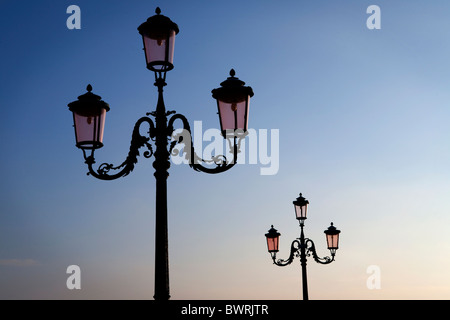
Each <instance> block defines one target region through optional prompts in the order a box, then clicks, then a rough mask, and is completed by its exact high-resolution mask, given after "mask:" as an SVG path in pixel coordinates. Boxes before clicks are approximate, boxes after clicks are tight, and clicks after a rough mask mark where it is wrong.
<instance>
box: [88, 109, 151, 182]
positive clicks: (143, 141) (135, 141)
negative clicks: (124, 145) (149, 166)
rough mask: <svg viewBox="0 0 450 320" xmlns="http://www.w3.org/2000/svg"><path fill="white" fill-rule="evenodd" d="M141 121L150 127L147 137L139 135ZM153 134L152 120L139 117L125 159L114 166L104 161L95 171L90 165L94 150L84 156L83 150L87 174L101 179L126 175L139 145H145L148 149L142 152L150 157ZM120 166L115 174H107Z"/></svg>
mask: <svg viewBox="0 0 450 320" xmlns="http://www.w3.org/2000/svg"><path fill="white" fill-rule="evenodd" d="M143 122H147V123H148V124H149V126H150V129H149V131H148V133H149V137H144V136H141V134H140V133H139V128H140V126H141V124H142V123H143ZM155 134H156V132H155V125H154V123H153V121H152V120H151V119H150V118H148V117H142V118H140V119H139V120H138V121H137V122H136V124H135V125H134V129H133V134H132V138H131V145H130V151H129V152H128V156H127V158H126V159H125V161H124V162H123V163H122V164H121V165H119V166H117V167H114V165H113V164H111V163H106V162H105V163H102V164H101V165H100V166H99V167H98V169H97V171H95V170H94V169H93V167H92V165H93V164H94V163H95V158H94V152H92V154H91V155H90V156H88V157H86V154H85V151H84V150H83V155H84V158H85V160H86V161H85V162H86V164H87V165H88V168H89V172H88V175H89V174H91V175H92V176H94V177H95V178H97V179H101V180H114V179H117V178H120V177H124V176H126V175H128V174H129V173H130V172H131V171H133V169H134V165H135V164H136V163H137V157H138V156H139V149H140V148H141V147H143V146H146V147H147V149H148V150H147V151H145V152H144V154H143V155H144V157H145V158H150V157H151V156H152V155H153V149H152V145H151V144H150V143H149V140H150V139H153V138H154V137H155ZM121 168H123V169H122V170H120V171H119V172H118V173H116V174H113V175H109V174H108V173H109V171H110V170H119V169H121Z"/></svg>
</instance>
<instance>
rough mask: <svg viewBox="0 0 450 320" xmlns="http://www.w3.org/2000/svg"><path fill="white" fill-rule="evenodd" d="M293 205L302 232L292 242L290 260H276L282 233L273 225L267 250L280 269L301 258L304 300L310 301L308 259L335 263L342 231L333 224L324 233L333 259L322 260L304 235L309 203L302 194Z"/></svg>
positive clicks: (268, 234)
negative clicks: (295, 258) (296, 258)
mask: <svg viewBox="0 0 450 320" xmlns="http://www.w3.org/2000/svg"><path fill="white" fill-rule="evenodd" d="M293 203H294V207H295V215H296V218H297V219H298V220H299V222H300V228H301V232H300V238H297V239H295V240H294V241H292V244H291V253H290V255H289V258H287V259H286V260H283V259H278V260H277V259H276V256H277V252H278V247H279V243H280V233H279V232H278V231H277V230H276V229H274V227H273V225H272V227H271V228H270V230H269V231H268V233H266V240H267V250H268V251H269V253H270V255H271V257H272V260H273V263H274V264H276V265H277V266H280V267H284V266H287V265H289V264H291V263H292V261H294V257H300V263H301V266H302V284H303V300H308V283H307V276H306V261H307V259H306V257H310V256H311V255H312V256H313V258H314V260H315V261H316V262H317V263H320V264H328V263H331V262H333V261H334V256H335V255H336V250H337V249H338V247H339V233H340V232H341V231H340V230H337V229H336V227H335V226H333V222H332V223H331V226H330V227H328V229H327V230H325V231H324V233H325V235H326V239H327V245H328V249H329V250H330V253H331V258H330V257H324V258H320V257H319V256H318V255H317V252H316V247H315V245H314V242H313V241H312V240H311V239H309V238H305V235H304V233H303V227H304V225H305V219H306V209H307V207H308V204H309V201H308V200H306V199H305V198H304V197H303V196H302V194H301V193H300V196H299V197H298V198H297V199H296V200H295V201H294V202H293Z"/></svg>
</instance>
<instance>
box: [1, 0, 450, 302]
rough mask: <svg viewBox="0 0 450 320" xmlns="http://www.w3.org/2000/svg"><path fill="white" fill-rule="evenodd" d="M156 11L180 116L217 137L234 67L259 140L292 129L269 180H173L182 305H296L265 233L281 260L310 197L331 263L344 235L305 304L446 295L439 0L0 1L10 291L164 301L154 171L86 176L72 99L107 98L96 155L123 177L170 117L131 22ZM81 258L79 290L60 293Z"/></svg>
mask: <svg viewBox="0 0 450 320" xmlns="http://www.w3.org/2000/svg"><path fill="white" fill-rule="evenodd" d="M71 4H76V5H78V6H79V7H80V9H81V29H80V30H69V29H68V28H67V27H66V20H67V18H68V17H69V15H68V14H67V13H66V9H67V7H68V6H69V5H71ZM372 4H376V5H378V6H379V7H380V8H381V29H380V30H369V29H368V28H367V27H366V20H367V18H368V17H369V14H367V13H366V9H367V7H368V6H369V5H372ZM157 6H159V7H161V10H162V14H164V15H167V16H169V17H170V18H171V19H172V20H173V21H174V22H176V23H177V24H178V26H179V28H180V33H179V34H178V35H177V37H176V41H175V57H174V65H175V68H174V69H173V70H172V71H170V72H169V73H168V75H167V83H168V85H167V86H166V87H165V96H164V98H165V103H166V106H167V108H168V109H170V110H176V111H177V112H179V113H182V114H184V115H186V117H187V118H188V119H189V121H190V124H191V127H193V124H194V121H202V126H203V129H204V130H206V129H210V128H219V120H218V118H217V114H216V105H215V101H214V100H213V99H212V97H211V89H213V88H216V87H218V86H219V83H220V82H222V81H223V80H225V78H226V77H227V76H228V72H229V70H230V69H231V68H234V69H235V70H236V76H238V77H239V78H240V79H242V80H244V81H245V82H246V84H247V85H249V86H251V87H252V88H253V91H254V92H255V95H254V97H253V98H252V100H251V107H250V108H251V111H250V118H249V127H250V128H252V129H255V130H257V131H258V130H268V132H270V130H279V143H277V144H275V145H273V146H270V147H271V148H274V149H273V150H278V151H279V170H278V171H277V173H276V174H274V175H261V174H260V169H261V167H263V166H264V165H263V164H261V163H260V162H258V163H257V164H249V163H245V164H240V165H237V166H235V167H234V168H233V169H232V170H230V171H228V172H226V173H222V174H220V175H207V174H204V173H198V172H194V171H193V170H191V169H190V168H189V167H188V166H185V165H172V167H171V168H170V177H169V180H168V198H169V254H170V257H169V262H170V281H171V296H172V298H173V299H298V298H300V292H301V291H300V290H301V282H300V279H301V274H300V265H299V261H295V263H293V264H292V265H290V266H288V267H285V268H279V267H276V266H274V265H273V264H272V261H271V259H270V256H269V254H268V253H267V250H266V243H265V238H264V233H266V232H267V230H268V229H269V228H270V225H271V224H273V225H274V226H275V227H276V228H277V229H278V231H280V232H281V234H282V235H281V240H280V241H281V247H280V253H279V256H280V258H286V257H287V256H288V254H289V247H290V242H291V241H292V240H294V239H295V238H296V237H298V235H299V228H298V224H297V221H296V220H295V218H294V210H293V206H292V201H293V200H295V198H296V197H297V196H298V193H300V192H302V193H303V195H304V196H305V197H306V198H307V199H308V200H309V201H310V209H309V213H308V215H309V217H308V219H307V220H306V229H305V231H306V236H307V237H310V238H312V239H313V240H314V241H315V244H316V248H317V250H318V251H319V255H322V256H324V255H326V254H328V252H327V249H326V243H325V236H324V234H323V230H325V229H326V228H327V227H328V226H329V223H330V222H331V221H333V222H334V224H335V226H336V227H337V228H338V229H340V230H341V231H342V233H341V240H340V248H339V250H338V252H337V256H336V261H335V262H333V263H332V264H330V265H327V266H322V265H318V264H316V263H315V262H314V261H313V260H310V261H309V263H308V278H309V292H310V294H309V295H310V298H311V299H449V298H450V278H449V276H448V272H447V270H448V266H449V265H450V258H449V256H448V254H447V253H448V252H449V250H450V236H449V235H448V233H447V226H448V225H449V222H450V218H449V215H448V212H449V211H450V199H449V197H448V195H449V192H450V170H449V164H450V147H449V141H450V129H449V126H448V123H449V121H448V119H449V118H450V108H449V101H450V93H449V92H450V91H449V90H448V88H449V82H450V80H449V79H450V77H449V75H450V64H449V63H448V57H449V56H450V40H449V39H450V21H449V19H448V16H449V15H450V4H448V3H447V2H446V1H436V0H434V1H428V2H424V1H408V2H405V1H399V0H396V1H325V0H323V1H283V2H273V1H253V0H249V1H234V0H231V1H225V2H217V1H189V2H188V1H181V0H180V1H164V2H163V1H133V3H132V4H130V3H125V2H123V1H100V0H98V1H97V0H96V1H81V0H80V1H75V2H72V1H70V2H69V1H58V3H57V4H55V2H51V1H35V2H33V3H29V2H23V1H0V14H1V19H0V28H1V30H2V37H1V38H0V45H1V48H2V49H1V50H0V56H1V59H0V68H1V70H2V72H1V76H0V117H1V121H2V125H1V126H0V134H1V136H2V139H1V140H0V147H1V150H2V152H3V155H2V157H1V158H0V159H1V160H0V161H1V168H2V182H1V183H0V188H1V192H0V298H1V299H60V298H62V299H152V297H153V276H154V275H153V272H154V269H153V267H154V205H155V182H154V177H153V167H152V160H151V159H150V160H149V159H144V158H142V157H141V158H139V162H138V164H137V166H136V168H135V170H134V171H133V173H132V174H130V175H129V176H127V177H125V178H122V179H119V180H116V181H111V182H106V181H98V180H96V179H95V178H93V177H90V176H87V175H86V172H87V168H86V166H85V164H84V160H83V157H82V153H81V151H80V150H78V149H77V148H76V147H75V140H74V133H73V128H72V116H71V114H70V112H69V111H68V108H67V104H68V103H69V102H71V101H73V100H75V99H76V98H77V96H78V95H80V94H82V93H84V92H85V88H86V85H87V84H89V83H90V84H92V86H93V92H94V93H96V94H98V95H100V96H102V98H103V100H105V101H106V102H108V103H109V104H110V107H111V111H110V112H108V114H107V118H106V128H105V136H104V144H105V146H104V148H103V149H101V150H99V151H98V152H96V158H97V160H98V163H101V162H112V163H115V164H120V163H121V162H122V161H123V160H124V158H125V157H126V154H127V152H128V148H129V142H130V139H131V131H132V129H133V126H134V123H135V121H136V120H137V119H138V118H139V117H141V116H143V115H145V113H146V112H149V111H152V110H154V108H155V105H156V99H157V91H156V88H155V87H154V86H153V82H154V76H153V74H151V72H150V71H148V70H147V69H146V68H145V59H144V54H143V51H142V40H141V38H140V35H139V34H138V32H137V27H138V26H139V24H140V23H142V22H143V21H145V20H146V19H147V18H148V17H149V16H151V15H153V14H154V10H155V8H156V7H157ZM205 145H207V142H205ZM73 264H76V265H78V266H80V269H81V290H68V289H67V287H66V280H67V278H68V274H66V268H67V267H68V266H69V265H73ZM370 266H378V267H379V270H380V274H381V278H380V280H381V288H380V289H372V290H371V289H369V288H368V287H367V285H366V282H367V279H368V278H369V276H370V274H368V273H367V268H368V267H370ZM324 288H326V290H325V289H324Z"/></svg>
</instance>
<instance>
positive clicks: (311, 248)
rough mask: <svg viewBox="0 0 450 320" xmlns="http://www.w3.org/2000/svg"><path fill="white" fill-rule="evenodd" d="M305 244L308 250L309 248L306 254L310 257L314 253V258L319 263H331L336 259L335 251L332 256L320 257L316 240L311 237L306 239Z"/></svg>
mask: <svg viewBox="0 0 450 320" xmlns="http://www.w3.org/2000/svg"><path fill="white" fill-rule="evenodd" d="M305 245H306V250H307V252H306V255H307V256H308V257H309V256H310V255H311V254H312V256H313V258H314V260H315V261H316V262H317V263H320V264H329V263H331V262H333V261H334V254H333V253H332V254H331V258H330V257H324V258H320V257H319V256H318V255H317V252H316V247H315V245H314V242H313V241H312V240H311V239H305Z"/></svg>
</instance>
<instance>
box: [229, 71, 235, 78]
mask: <svg viewBox="0 0 450 320" xmlns="http://www.w3.org/2000/svg"><path fill="white" fill-rule="evenodd" d="M235 74H236V71H234V69H231V70H230V76H232V77H234V75H235Z"/></svg>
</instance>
